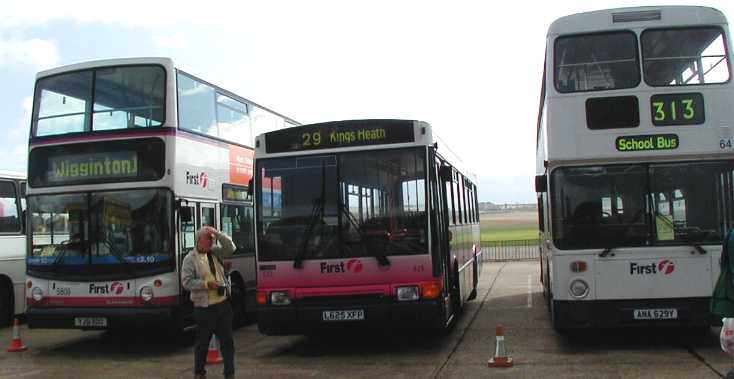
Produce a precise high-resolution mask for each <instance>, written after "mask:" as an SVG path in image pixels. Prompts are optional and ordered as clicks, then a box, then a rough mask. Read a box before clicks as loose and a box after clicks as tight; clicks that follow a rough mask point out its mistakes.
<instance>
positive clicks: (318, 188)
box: [254, 120, 481, 334]
mask: <svg viewBox="0 0 734 379" xmlns="http://www.w3.org/2000/svg"><path fill="white" fill-rule="evenodd" d="M448 157H450V158H448ZM255 158H256V159H255V174H254V180H255V185H254V188H255V193H256V199H255V217H256V253H257V280H258V285H257V291H258V292H257V301H258V326H259V328H260V331H261V332H262V333H264V334H301V333H305V332H308V331H312V330H317V329H322V328H329V327H331V326H345V325H354V326H358V327H362V326H369V327H377V328H388V327H393V326H403V327H405V326H407V327H431V328H433V327H435V328H447V327H449V326H450V325H451V324H452V322H453V320H455V318H456V316H457V315H458V314H459V313H460V311H461V309H462V306H463V304H464V302H465V301H467V300H470V299H472V298H474V297H475V296H476V288H477V282H478V280H479V273H480V272H481V249H480V244H479V217H478V211H477V209H478V208H477V187H476V185H475V184H474V180H473V179H470V178H469V177H468V176H465V174H466V172H465V171H461V170H460V169H458V168H457V166H456V165H457V164H458V163H459V161H458V159H456V158H454V157H451V154H450V151H449V149H448V148H443V149H441V146H440V145H439V144H438V143H436V140H434V136H433V133H432V130H431V127H430V125H428V124H427V123H425V122H420V121H406V120H352V121H338V122H327V123H321V124H313V125H306V126H299V127H293V128H288V129H283V130H278V131H273V132H269V133H266V134H262V135H259V136H258V137H257V138H256V139H255Z"/></svg>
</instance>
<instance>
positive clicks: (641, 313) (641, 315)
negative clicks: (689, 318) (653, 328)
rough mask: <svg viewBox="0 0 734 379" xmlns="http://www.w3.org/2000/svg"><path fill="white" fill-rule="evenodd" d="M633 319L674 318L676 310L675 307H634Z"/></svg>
mask: <svg viewBox="0 0 734 379" xmlns="http://www.w3.org/2000/svg"><path fill="white" fill-rule="evenodd" d="M634 312H635V320H675V319H677V318H678V310H677V309H675V308H662V309H635V311H634Z"/></svg>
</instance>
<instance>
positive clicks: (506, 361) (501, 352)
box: [487, 325, 512, 367]
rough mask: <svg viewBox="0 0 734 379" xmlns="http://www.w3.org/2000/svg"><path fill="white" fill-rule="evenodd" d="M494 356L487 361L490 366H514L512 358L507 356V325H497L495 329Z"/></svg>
mask: <svg viewBox="0 0 734 379" xmlns="http://www.w3.org/2000/svg"><path fill="white" fill-rule="evenodd" d="M495 334H496V337H495V341H496V343H495V347H494V357H492V358H491V359H490V360H489V361H487V365H488V366H489V367H512V358H510V357H508V356H507V351H506V350H505V327H504V326H502V325H497V329H496V331H495Z"/></svg>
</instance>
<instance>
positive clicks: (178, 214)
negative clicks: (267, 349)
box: [26, 58, 297, 329]
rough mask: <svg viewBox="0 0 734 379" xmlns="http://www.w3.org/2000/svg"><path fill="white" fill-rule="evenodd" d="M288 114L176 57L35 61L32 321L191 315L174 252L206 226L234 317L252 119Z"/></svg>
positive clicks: (57, 323) (48, 324)
mask: <svg viewBox="0 0 734 379" xmlns="http://www.w3.org/2000/svg"><path fill="white" fill-rule="evenodd" d="M289 125H297V123H295V122H294V121H292V120H290V119H288V118H286V117H283V116H280V115H278V114H277V113H274V112H272V111H269V110H268V109H265V108H263V107H260V106H259V105H257V104H254V103H252V102H250V101H248V100H246V99H244V98H242V97H240V96H237V95H235V94H233V93H231V92H228V91H225V90H224V89H222V88H219V87H216V86H214V85H211V84H209V83H207V82H205V81H203V80H200V79H198V78H196V77H195V76H193V75H190V74H188V73H185V72H183V71H181V70H178V69H176V67H175V66H174V64H173V62H172V61H171V60H170V59H166V58H140V59H114V60H104V61H95V62H88V63H81V64H75V65H71V66H66V67H61V68H57V69H53V70H49V71H44V72H41V73H39V74H38V77H37V81H36V87H35V99H34V107H33V118H32V129H31V136H30V153H29V161H28V162H29V168H28V217H27V219H28V221H27V224H28V246H27V259H26V265H27V282H26V284H27V288H26V294H27V295H26V300H27V305H28V310H27V319H28V324H29V326H30V327H31V328H81V329H99V328H116V327H119V326H123V325H125V324H130V323H136V324H152V323H155V322H156V321H161V322H166V324H167V325H170V326H174V327H175V328H176V329H180V327H182V326H185V325H187V323H188V322H189V321H191V317H190V316H191V304H190V301H189V299H188V294H187V293H186V291H185V290H184V289H183V288H182V287H181V285H180V279H179V278H180V273H179V269H180V265H181V261H182V259H183V257H184V256H185V254H186V253H187V252H188V251H189V250H190V249H192V248H193V247H194V235H195V231H196V230H197V229H198V228H199V227H201V226H203V225H211V226H214V227H216V228H219V229H220V230H222V231H224V232H225V233H227V234H228V235H230V236H231V237H232V239H233V240H234V242H235V244H236V246H237V250H236V251H235V254H234V257H233V258H232V259H230V260H228V261H226V262H225V265H226V266H227V267H228V268H229V276H230V279H231V281H232V286H233V302H234V308H235V314H236V317H237V318H238V319H239V320H242V319H244V317H245V315H246V314H247V313H251V312H254V310H255V307H254V305H255V266H254V264H255V256H254V255H255V246H254V236H253V233H254V226H253V224H254V222H253V207H252V202H251V200H250V198H248V196H247V193H248V189H247V185H248V183H249V182H250V179H251V177H252V164H253V149H252V136H253V131H255V132H257V131H258V130H260V131H262V130H273V129H279V128H283V127H286V126H289Z"/></svg>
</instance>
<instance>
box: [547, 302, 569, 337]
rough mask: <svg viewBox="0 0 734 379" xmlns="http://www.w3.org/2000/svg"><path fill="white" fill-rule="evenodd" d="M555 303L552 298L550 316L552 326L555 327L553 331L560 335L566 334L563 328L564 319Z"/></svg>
mask: <svg viewBox="0 0 734 379" xmlns="http://www.w3.org/2000/svg"><path fill="white" fill-rule="evenodd" d="M555 303H556V302H555V301H553V298H552V297H551V298H550V308H549V309H550V316H551V324H552V325H553V330H555V331H556V332H558V333H562V334H563V333H565V332H566V329H565V328H564V327H563V326H562V325H563V322H562V318H561V315H560V314H559V312H558V309H557V308H556V306H555Z"/></svg>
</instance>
